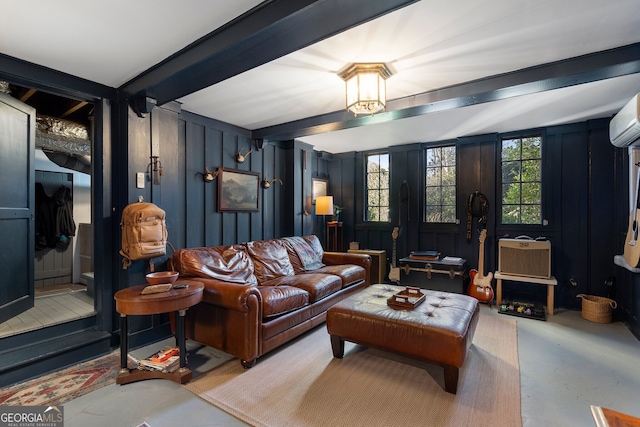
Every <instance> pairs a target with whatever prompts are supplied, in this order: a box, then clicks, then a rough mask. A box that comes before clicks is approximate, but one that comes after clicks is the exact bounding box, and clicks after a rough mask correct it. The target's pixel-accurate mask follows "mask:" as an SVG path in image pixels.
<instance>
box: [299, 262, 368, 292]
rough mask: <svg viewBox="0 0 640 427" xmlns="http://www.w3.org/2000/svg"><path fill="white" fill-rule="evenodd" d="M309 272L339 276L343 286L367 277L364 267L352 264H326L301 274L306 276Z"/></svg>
mask: <svg viewBox="0 0 640 427" xmlns="http://www.w3.org/2000/svg"><path fill="white" fill-rule="evenodd" d="M310 273H324V274H331V275H335V276H339V277H340V280H342V287H343V288H346V287H347V286H351V285H353V284H354V283H356V282H359V281H361V280H365V279H366V277H367V272H366V271H365V269H364V268H362V267H360V266H358V265H353V264H340V265H326V266H324V267H322V268H319V269H317V270H314V271H310V272H307V273H303V276H307V275H308V274H310Z"/></svg>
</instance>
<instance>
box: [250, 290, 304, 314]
mask: <svg viewBox="0 0 640 427" xmlns="http://www.w3.org/2000/svg"><path fill="white" fill-rule="evenodd" d="M257 289H258V292H260V294H261V295H262V316H263V318H269V317H273V316H278V315H281V314H284V313H288V312H290V311H293V310H297V309H299V308H301V307H304V306H305V305H308V304H309V294H308V293H307V292H306V291H305V290H303V289H300V288H296V287H294V286H258V287H257Z"/></svg>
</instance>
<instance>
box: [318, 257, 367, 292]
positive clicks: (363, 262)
mask: <svg viewBox="0 0 640 427" xmlns="http://www.w3.org/2000/svg"><path fill="white" fill-rule="evenodd" d="M322 262H323V263H324V264H325V265H344V264H353V265H359V266H360V267H362V268H364V270H365V271H366V277H367V286H369V285H370V284H371V256H370V255H367V254H353V253H348V252H324V253H323V255H322Z"/></svg>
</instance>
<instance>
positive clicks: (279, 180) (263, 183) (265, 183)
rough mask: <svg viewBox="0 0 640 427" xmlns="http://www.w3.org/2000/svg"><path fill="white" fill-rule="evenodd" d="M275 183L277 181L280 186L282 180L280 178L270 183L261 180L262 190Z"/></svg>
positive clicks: (266, 180)
mask: <svg viewBox="0 0 640 427" xmlns="http://www.w3.org/2000/svg"><path fill="white" fill-rule="evenodd" d="M275 181H278V182H279V183H280V185H282V180H281V179H280V178H273V179H272V180H271V181H269V180H268V179H267V178H265V179H263V180H262V188H264V189H267V188H269V187H271V184H273V183H274V182H275Z"/></svg>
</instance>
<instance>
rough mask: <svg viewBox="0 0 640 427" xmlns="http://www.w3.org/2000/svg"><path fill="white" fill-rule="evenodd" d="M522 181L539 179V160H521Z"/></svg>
mask: <svg viewBox="0 0 640 427" xmlns="http://www.w3.org/2000/svg"><path fill="white" fill-rule="evenodd" d="M522 181H523V182H526V181H540V160H526V161H523V162H522Z"/></svg>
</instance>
